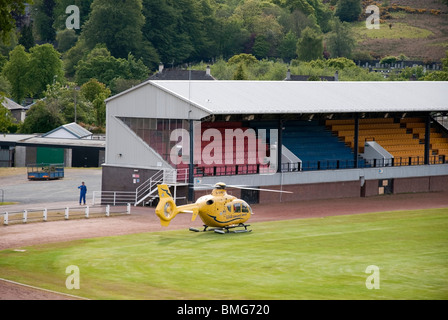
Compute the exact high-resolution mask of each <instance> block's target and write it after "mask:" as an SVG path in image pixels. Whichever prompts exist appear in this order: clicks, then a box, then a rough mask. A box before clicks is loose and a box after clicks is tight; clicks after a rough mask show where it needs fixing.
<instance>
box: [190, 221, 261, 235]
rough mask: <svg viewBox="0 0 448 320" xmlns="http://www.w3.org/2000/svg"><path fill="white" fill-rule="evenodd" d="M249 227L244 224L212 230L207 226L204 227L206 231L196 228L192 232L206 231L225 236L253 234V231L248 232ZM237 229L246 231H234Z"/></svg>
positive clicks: (191, 229)
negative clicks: (226, 234)
mask: <svg viewBox="0 0 448 320" xmlns="http://www.w3.org/2000/svg"><path fill="white" fill-rule="evenodd" d="M247 227H250V224H244V223H240V224H238V225H233V226H228V227H223V228H210V227H209V226H207V225H204V230H202V231H201V230H199V229H196V228H190V229H189V230H190V231H193V232H206V231H214V232H216V233H220V234H225V233H246V232H251V231H252V230H247ZM235 228H244V230H232V229H235Z"/></svg>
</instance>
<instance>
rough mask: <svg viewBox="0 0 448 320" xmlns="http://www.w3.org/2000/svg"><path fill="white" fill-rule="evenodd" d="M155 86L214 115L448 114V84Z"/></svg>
mask: <svg viewBox="0 0 448 320" xmlns="http://www.w3.org/2000/svg"><path fill="white" fill-rule="evenodd" d="M149 82H151V84H152V85H155V86H156V87H159V88H160V89H162V90H164V91H168V92H170V93H171V94H173V95H176V96H178V97H180V98H181V99H183V100H186V101H190V102H191V103H192V104H194V105H196V106H197V107H199V108H201V109H203V110H204V111H206V112H209V113H210V114H242V113H244V114H247V113H254V114H260V113H262V114H265V113H280V114H283V113H333V112H335V113H340V112H401V111H407V112H411V111H447V110H448V82H434V81H428V82H417V81H395V82H389V81H378V82H320V81H317V82H315V81H309V82H294V81H149Z"/></svg>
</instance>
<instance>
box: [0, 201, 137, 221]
mask: <svg viewBox="0 0 448 320" xmlns="http://www.w3.org/2000/svg"><path fill="white" fill-rule="evenodd" d="M125 207H126V209H124V208H123V206H119V207H111V206H110V205H106V206H85V207H74V208H70V207H65V208H51V209H49V208H42V209H25V210H22V211H9V212H4V213H3V214H2V215H0V223H1V224H3V225H5V226H8V225H10V224H16V223H29V222H47V221H58V220H69V219H76V218H78V219H79V218H81V219H82V218H85V219H89V218H91V217H101V216H105V217H110V216H111V215H113V214H114V215H115V214H131V205H130V204H129V203H127V204H126V206H125ZM117 208H118V209H117Z"/></svg>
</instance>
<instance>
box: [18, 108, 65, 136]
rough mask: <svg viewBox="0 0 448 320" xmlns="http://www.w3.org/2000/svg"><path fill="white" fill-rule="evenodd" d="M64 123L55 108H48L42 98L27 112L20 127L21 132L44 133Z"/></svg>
mask: <svg viewBox="0 0 448 320" xmlns="http://www.w3.org/2000/svg"><path fill="white" fill-rule="evenodd" d="M63 124H64V120H63V118H62V116H61V114H60V113H59V112H57V110H54V109H53V108H48V107H47V105H46V104H45V102H44V101H43V100H39V101H38V102H36V103H35V104H34V105H33V106H32V107H31V108H30V110H29V111H28V112H27V117H26V118H25V121H24V122H23V124H22V127H21V129H20V132H21V133H45V132H49V131H51V130H53V129H56V128H57V127H60V126H61V125H63Z"/></svg>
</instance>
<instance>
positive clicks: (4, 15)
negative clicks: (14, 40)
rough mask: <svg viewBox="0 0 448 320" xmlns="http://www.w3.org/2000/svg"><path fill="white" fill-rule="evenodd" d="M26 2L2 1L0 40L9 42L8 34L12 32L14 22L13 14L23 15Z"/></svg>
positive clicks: (0, 9)
mask: <svg viewBox="0 0 448 320" xmlns="http://www.w3.org/2000/svg"><path fill="white" fill-rule="evenodd" d="M27 2H29V1H27V0H2V1H1V5H0V39H1V40H3V41H5V42H7V41H9V34H10V33H11V31H13V30H14V28H15V26H16V21H15V20H14V15H15V14H24V13H25V3H27Z"/></svg>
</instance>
